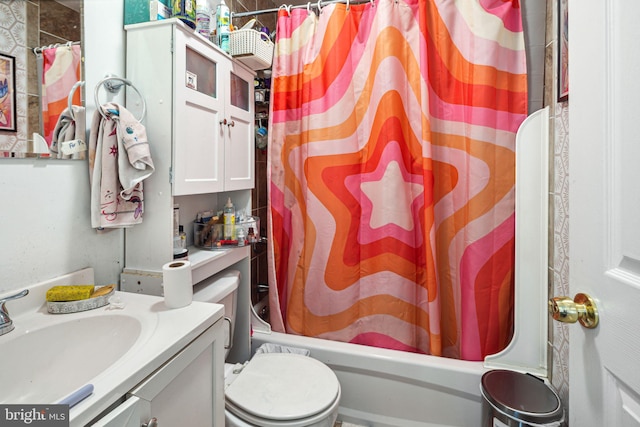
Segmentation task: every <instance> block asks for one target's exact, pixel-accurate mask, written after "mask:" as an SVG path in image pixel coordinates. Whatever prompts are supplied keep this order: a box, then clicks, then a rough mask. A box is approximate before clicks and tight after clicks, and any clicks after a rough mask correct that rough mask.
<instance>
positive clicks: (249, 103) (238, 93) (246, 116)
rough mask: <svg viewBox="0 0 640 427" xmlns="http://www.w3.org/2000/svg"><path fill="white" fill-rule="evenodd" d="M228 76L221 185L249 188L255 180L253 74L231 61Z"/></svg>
mask: <svg viewBox="0 0 640 427" xmlns="http://www.w3.org/2000/svg"><path fill="white" fill-rule="evenodd" d="M228 76H229V77H228V81H229V84H228V91H227V93H228V96H227V103H226V104H227V105H226V110H225V114H226V116H227V120H228V123H229V126H227V127H228V129H227V130H226V131H225V132H227V135H226V136H227V139H226V141H225V163H224V170H225V174H224V189H225V191H233V190H243V189H251V188H253V187H254V181H255V179H254V176H255V173H254V169H255V166H254V156H255V148H254V147H255V142H254V141H255V135H254V95H253V91H254V88H253V77H254V76H253V74H252V73H251V72H249V71H247V70H246V69H244V68H242V67H241V66H240V65H238V64H236V63H231V65H230V70H229V74H228Z"/></svg>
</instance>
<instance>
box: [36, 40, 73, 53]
mask: <svg viewBox="0 0 640 427" xmlns="http://www.w3.org/2000/svg"><path fill="white" fill-rule="evenodd" d="M74 44H80V42H66V43H55V44H50V45H48V46H42V47H34V48H33V53H35V54H36V55H37V54H39V53H42V51H44V50H45V49H52V48H55V47H61V46H71V45H74Z"/></svg>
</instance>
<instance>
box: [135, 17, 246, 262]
mask: <svg viewBox="0 0 640 427" xmlns="http://www.w3.org/2000/svg"><path fill="white" fill-rule="evenodd" d="M125 29H126V45H127V52H126V58H127V61H126V67H127V74H126V77H127V79H128V80H130V81H131V83H132V84H133V85H134V86H135V87H136V88H137V89H138V90H139V92H140V93H141V94H142V96H143V97H144V100H145V103H146V116H145V119H144V120H143V124H144V125H145V128H146V131H147V139H148V141H149V145H150V150H151V156H152V158H153V162H154V166H155V172H154V173H153V174H152V175H151V176H150V177H149V178H147V179H146V180H145V181H144V220H143V222H142V224H139V225H136V226H135V227H132V228H129V229H127V232H126V238H125V268H126V269H128V270H132V269H133V270H143V271H155V272H160V271H161V267H162V265H163V264H165V263H167V262H169V261H171V260H172V258H173V206H174V204H175V203H178V204H180V212H181V218H180V223H181V224H183V225H184V226H185V232H186V233H187V236H188V239H187V240H188V242H190V241H192V238H191V236H192V226H191V224H192V221H193V220H194V219H195V214H196V213H197V212H198V211H201V210H208V209H222V207H223V204H224V202H225V201H226V197H224V200H218V194H219V193H220V192H230V191H233V192H234V193H235V194H234V195H233V197H234V199H235V200H234V202H236V206H238V204H237V202H238V200H240V199H242V200H250V199H251V189H252V188H253V187H254V183H255V178H254V176H255V172H254V171H255V160H254V157H255V143H254V102H253V96H254V95H253V93H254V88H253V79H254V75H255V74H254V72H253V71H251V70H249V69H247V68H245V67H244V66H243V65H242V64H240V63H238V62H236V61H234V60H233V58H231V57H230V56H229V55H227V54H225V53H224V52H222V51H221V50H220V49H218V48H217V47H216V46H214V45H213V44H212V43H210V42H209V41H208V40H205V39H204V38H203V37H201V36H200V35H198V34H195V33H194V32H193V30H192V29H190V28H188V27H187V26H186V25H184V24H183V23H182V22H181V21H179V20H177V19H169V20H161V21H154V22H147V23H142V24H135V25H128V26H126V27H125ZM126 106H127V109H129V110H130V111H131V112H132V113H133V114H134V115H135V116H136V117H139V116H140V115H141V112H142V111H141V109H142V104H141V100H140V97H139V96H138V94H137V93H136V92H135V91H134V90H132V89H131V88H130V87H128V88H127V103H126ZM248 211H249V212H250V209H249V210H248ZM182 213H185V215H184V217H182Z"/></svg>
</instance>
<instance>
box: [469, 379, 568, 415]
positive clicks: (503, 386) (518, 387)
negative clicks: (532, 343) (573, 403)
mask: <svg viewBox="0 0 640 427" xmlns="http://www.w3.org/2000/svg"><path fill="white" fill-rule="evenodd" d="M480 393H481V394H482V397H483V400H482V426H483V427H506V426H509V427H511V426H517V427H522V426H536V427H539V426H550V427H564V426H565V422H564V407H563V405H562V402H561V401H560V398H559V397H558V393H556V391H555V390H554V389H553V388H552V387H551V386H550V385H548V384H547V383H545V382H544V381H543V380H541V379H540V378H538V377H535V376H533V375H530V374H522V373H520V372H514V371H507V370H501V369H497V370H493V371H489V372H486V373H485V374H484V375H482V380H481V384H480Z"/></svg>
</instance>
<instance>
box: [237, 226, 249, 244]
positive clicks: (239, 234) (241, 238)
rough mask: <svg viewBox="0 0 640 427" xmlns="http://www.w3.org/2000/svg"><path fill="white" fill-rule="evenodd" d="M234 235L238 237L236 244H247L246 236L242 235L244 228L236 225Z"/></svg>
mask: <svg viewBox="0 0 640 427" xmlns="http://www.w3.org/2000/svg"><path fill="white" fill-rule="evenodd" d="M236 235H237V237H236V238H237V239H238V246H245V245H246V244H247V238H246V236H245V235H244V228H243V227H238V229H237V232H236Z"/></svg>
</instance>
